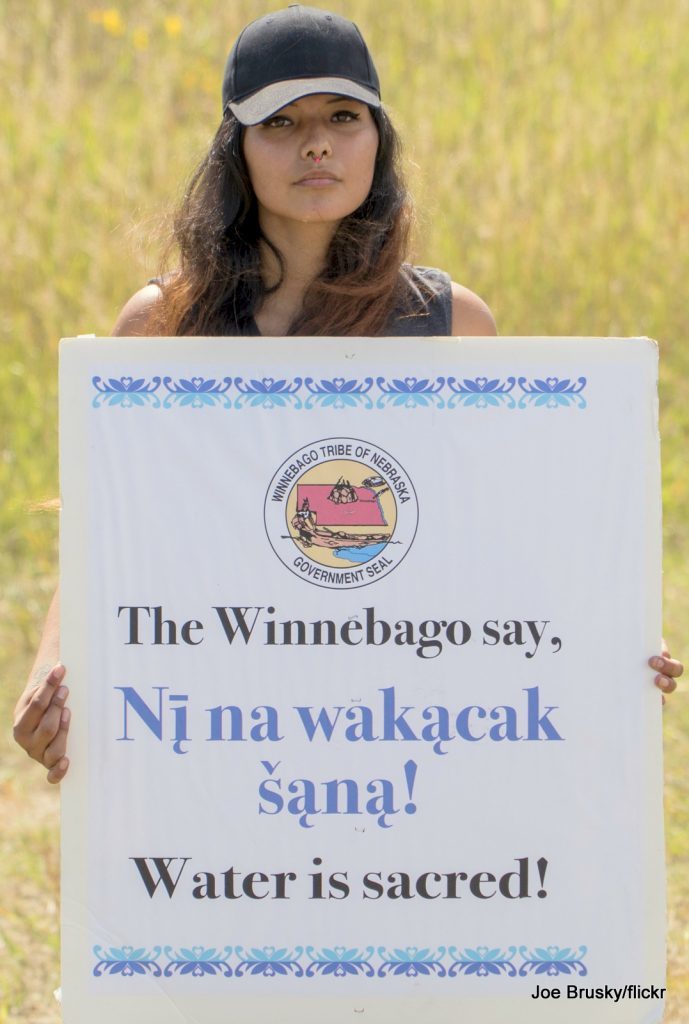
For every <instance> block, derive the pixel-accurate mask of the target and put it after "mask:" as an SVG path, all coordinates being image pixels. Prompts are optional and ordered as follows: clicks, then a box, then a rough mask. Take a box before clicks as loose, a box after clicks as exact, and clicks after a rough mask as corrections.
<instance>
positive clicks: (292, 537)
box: [264, 437, 418, 590]
mask: <svg viewBox="0 0 689 1024" xmlns="http://www.w3.org/2000/svg"><path fill="white" fill-rule="evenodd" d="M264 519H265V525H266V533H267V534H268V540H269V541H270V544H271V547H272V548H273V551H274V552H275V554H276V555H277V556H278V558H279V559H280V561H281V562H282V563H283V565H286V566H287V568H288V569H289V570H290V571H291V572H293V573H294V574H295V575H296V576H300V577H301V578H302V579H305V580H308V582H309V583H314V584H316V586H319V587H330V588H331V589H334V590H348V589H351V588H354V587H365V586H367V585H368V584H369V583H374V582H375V581H376V580H379V579H382V578H383V576H387V575H388V573H390V572H392V571H393V569H396V568H397V566H398V565H399V564H400V562H401V561H402V559H403V558H404V556H405V555H406V554H407V552H408V551H409V548H410V547H411V545H412V542H413V540H414V536H415V534H416V526H417V523H418V503H417V500H416V492H415V491H414V487H413V486H412V483H411V480H410V479H409V475H408V474H407V472H406V470H404V469H403V468H402V466H401V465H400V463H399V462H398V460H397V459H395V458H394V457H393V456H392V455H390V453H389V452H386V451H385V449H383V448H381V447H380V446H379V445H376V444H373V443H372V442H370V441H360V440H357V439H356V438H352V437H328V438H325V439H324V440H321V441H314V442H313V443H312V444H308V445H306V446H305V447H303V448H299V449H298V450H297V451H296V452H293V453H292V455H290V456H289V458H287V459H285V461H284V462H283V463H282V465H281V466H280V467H279V469H278V470H277V471H276V472H275V474H274V476H273V479H272V480H271V481H270V484H269V486H268V490H267V492H266V498H265V506H264Z"/></svg>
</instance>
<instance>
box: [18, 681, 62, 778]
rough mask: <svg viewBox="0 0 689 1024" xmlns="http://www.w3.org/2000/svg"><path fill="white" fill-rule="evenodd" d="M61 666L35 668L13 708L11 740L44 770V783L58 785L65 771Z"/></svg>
mask: <svg viewBox="0 0 689 1024" xmlns="http://www.w3.org/2000/svg"><path fill="white" fill-rule="evenodd" d="M64 677H65V667H64V665H59V664H58V665H55V666H54V667H53V668H52V669H51V668H49V667H48V666H45V667H44V668H43V669H39V670H38V673H37V674H36V676H34V679H33V680H32V682H31V684H29V686H27V688H26V689H25V690H24V692H23V694H22V695H21V697H20V698H19V700H18V701H17V706H16V708H15V709H14V738H15V740H16V741H17V743H18V744H19V746H20V747H22V748H23V749H24V750H25V751H26V752H27V754H28V755H29V757H33V759H34V760H35V761H39V762H40V763H41V764H42V765H43V766H44V767H45V768H47V769H48V782H51V783H55V782H61V781H62V779H63V778H64V777H65V774H66V772H67V769H68V768H69V758H68V757H66V756H65V751H66V749H67V733H68V731H69V717H70V712H69V708H66V707H65V701H66V700H67V696H68V694H69V690H68V689H67V687H66V686H64V685H63V684H62V680H63V679H64Z"/></svg>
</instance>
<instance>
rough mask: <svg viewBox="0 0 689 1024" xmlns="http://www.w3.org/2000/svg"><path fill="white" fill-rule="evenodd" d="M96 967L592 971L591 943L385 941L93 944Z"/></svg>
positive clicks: (372, 972) (481, 974) (158, 971)
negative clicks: (399, 944) (394, 945)
mask: <svg viewBox="0 0 689 1024" xmlns="http://www.w3.org/2000/svg"><path fill="white" fill-rule="evenodd" d="M93 953H94V956H95V957H96V961H97V962H96V965H95V967H94V968H93V973H94V975H95V976H96V977H97V978H100V977H102V976H103V975H113V974H119V975H122V977H134V976H136V975H147V974H148V975H152V976H153V977H156V978H159V977H161V976H162V977H166V978H169V977H172V976H174V975H183V974H186V975H191V977H194V978H202V977H206V976H208V975H223V976H224V977H226V978H242V977H244V976H245V975H261V976H262V977H264V978H275V977H280V976H282V977H285V976H287V975H291V976H293V977H295V978H314V977H318V976H326V975H327V976H329V977H332V978H345V977H351V976H353V975H358V976H360V977H366V978H386V977H390V976H395V977H399V976H405V977H408V978H416V977H419V976H422V975H433V976H435V977H437V978H455V977H458V976H459V975H473V976H475V977H477V978H488V977H495V976H496V975H502V976H503V977H508V978H524V977H527V976H528V975H531V974H540V975H546V976H548V977H555V976H557V975H560V974H568V975H572V974H574V975H578V976H579V977H584V976H585V975H586V974H587V973H588V971H587V969H586V966H585V964H584V962H583V961H584V958H585V956H586V953H587V947H586V946H579V947H578V948H576V947H572V946H565V947H564V948H561V947H560V946H546V947H540V946H537V947H535V948H533V949H530V948H529V947H528V946H508V947H506V948H502V947H500V946H496V947H495V948H492V949H491V948H490V947H488V946H476V947H474V948H469V947H459V946H438V947H437V949H431V948H430V947H426V948H424V949H421V948H419V947H417V946H407V947H405V948H400V949H391V950H388V949H387V948H386V947H385V946H378V947H375V946H365V947H363V948H361V949H359V948H349V947H346V946H332V947H323V948H321V949H318V948H316V947H315V946H295V947H294V949H288V948H287V947H282V948H278V947H276V946H262V947H260V948H256V947H252V948H249V949H245V948H244V946H223V947H222V948H218V947H217V946H211V947H205V946H191V947H181V948H180V949H175V948H174V947H173V946H154V947H153V948H152V949H146V948H145V947H144V946H141V947H140V948H138V949H137V948H135V947H134V946H120V947H115V946H110V947H109V948H108V949H107V950H106V949H104V948H103V947H102V946H94V947H93Z"/></svg>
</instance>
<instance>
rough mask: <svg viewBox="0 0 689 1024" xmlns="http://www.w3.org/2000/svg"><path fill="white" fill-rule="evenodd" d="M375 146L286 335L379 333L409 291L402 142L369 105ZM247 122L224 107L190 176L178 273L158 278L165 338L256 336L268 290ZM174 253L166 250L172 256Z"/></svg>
mask: <svg viewBox="0 0 689 1024" xmlns="http://www.w3.org/2000/svg"><path fill="white" fill-rule="evenodd" d="M371 113H372V115H373V119H374V121H375V124H376V127H377V129H378V139H379V142H378V152H377V155H376V162H375V168H374V174H373V182H372V185H371V190H370V192H369V194H368V196H367V197H366V199H365V200H364V202H363V203H362V204H361V206H360V207H359V208H358V209H356V210H355V211H354V212H353V213H351V214H349V216H347V217H345V218H344V219H343V220H342V221H341V222H340V224H339V225H338V228H337V230H336V232H335V234H334V235H333V238H332V241H331V243H330V246H329V249H328V253H327V256H326V263H325V267H324V268H323V270H322V272H321V273H320V274H319V276H318V277H317V278H316V279H315V281H313V283H312V284H311V285H310V286H309V288H308V289H307V291H306V294H305V296H304V300H303V305H302V308H301V310H300V311H299V312H298V314H297V315H296V317H295V319H294V320H293V322H292V323H291V325H290V327H289V330H288V333H289V334H300V335H379V334H382V333H384V328H385V325H386V323H387V322H388V320H389V318H390V315H391V313H392V311H393V309H395V308H397V307H400V305H403V304H404V301H405V297H406V295H407V286H406V278H405V274H404V272H403V270H402V264H403V263H404V260H405V258H406V255H407V247H408V241H409V231H410V225H411V203H410V199H409V196H408V193H407V190H406V187H405V184H404V181H403V177H402V173H401V170H400V142H399V137H398V135H397V132H396V131H395V129H394V128H393V126H392V124H391V122H390V119H389V118H388V116H387V114H386V113H385V111H384V110H382V108H378V109H374V108H372V109H371ZM242 131H243V128H242V125H241V124H240V123H239V122H238V121H237V120H236V118H235V117H234V116H232V114H230V113H228V114H226V115H225V117H224V118H223V121H222V123H221V125H220V128H219V129H218V131H217V133H216V136H215V138H214V139H213V142H212V145H211V147H210V150H209V152H208V154H207V156H206V157H205V158H204V160H203V161H202V162H201V164H200V165H199V166H198V167H197V169H196V171H195V172H194V174H193V175H192V177H191V180H190V182H189V185H188V187H187V189H186V192H185V194H184V198H183V200H182V203H181V205H180V208H179V210H178V211H177V215H176V217H175V221H174V232H173V239H172V241H171V250H172V251H174V253H175V258H176V262H177V269H176V270H175V271H173V272H172V273H171V274H168V275H166V276H165V277H163V279H162V284H161V289H162V301H161V302H160V303H159V304H158V306H157V309H156V315H155V318H154V319H155V324H154V327H155V330H156V331H159V332H160V333H165V334H169V335H177V334H184V335H222V334H246V333H251V332H252V328H251V324H252V318H253V315H254V313H256V312H257V311H258V310H259V309H260V306H261V303H262V301H263V299H264V297H265V296H266V294H268V293H269V291H275V290H276V289H277V288H278V287H279V286H280V280H278V282H277V284H275V285H274V286H272V288H271V289H268V288H267V287H266V285H265V284H264V282H263V279H262V276H261V253H260V243H263V244H265V245H268V246H269V248H270V249H271V250H272V251H273V253H274V255H275V257H276V259H277V262H278V266H280V267H281V268H282V269H283V270H284V262H283V259H282V256H281V254H280V252H279V251H278V250H277V249H276V247H275V246H274V245H273V244H272V243H271V242H270V241H269V239H267V238H266V237H265V236H264V235H263V234H262V232H261V228H260V225H259V221H258V205H257V201H256V197H255V195H254V191H253V188H252V186H251V181H250V179H249V173H248V170H247V166H246V162H245V160H244V155H243V152H242ZM169 255H170V253H168V256H169Z"/></svg>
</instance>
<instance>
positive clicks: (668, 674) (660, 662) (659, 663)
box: [648, 640, 684, 704]
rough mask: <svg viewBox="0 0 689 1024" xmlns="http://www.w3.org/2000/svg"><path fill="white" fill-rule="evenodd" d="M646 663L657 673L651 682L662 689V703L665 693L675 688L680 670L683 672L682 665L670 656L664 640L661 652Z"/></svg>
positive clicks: (671, 691)
mask: <svg viewBox="0 0 689 1024" xmlns="http://www.w3.org/2000/svg"><path fill="white" fill-rule="evenodd" d="M648 664H649V665H650V666H651V668H654V669H655V670H656V671H657V673H658V675H657V676H656V677H655V679H654V680H653V682H654V683H655V685H656V686H657V687H658V689H659V690H661V691H662V694H663V704H664V703H665V694H666V693H673V692H674V691H675V690H676V689H677V680H678V679H679V677H680V676H681V675H682V672H684V665H683V664H682V662H681V661H677V660H676V659H675V658H671V657H670V652H669V651H668V649H667V644H666V643H665V641H664V640H663V651H662V654H661V655H660V656H658V655H654V657H652V658H649V659H648Z"/></svg>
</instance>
